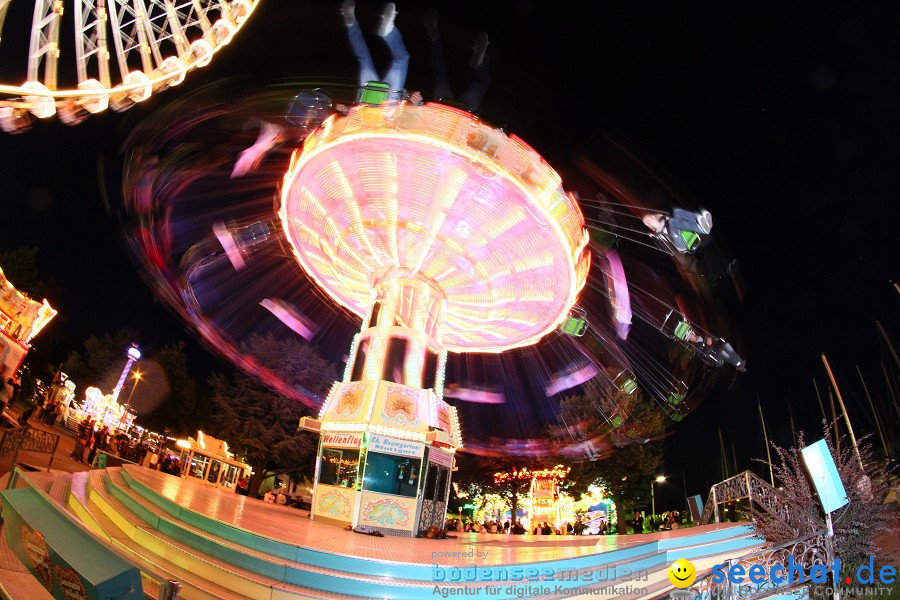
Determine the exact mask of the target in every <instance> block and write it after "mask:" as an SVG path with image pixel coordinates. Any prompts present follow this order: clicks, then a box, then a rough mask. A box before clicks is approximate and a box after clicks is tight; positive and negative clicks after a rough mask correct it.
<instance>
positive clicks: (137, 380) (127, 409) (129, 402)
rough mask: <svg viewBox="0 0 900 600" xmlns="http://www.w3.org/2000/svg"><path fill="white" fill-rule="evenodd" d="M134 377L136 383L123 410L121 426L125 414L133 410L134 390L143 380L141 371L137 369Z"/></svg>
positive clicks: (120, 420) (120, 425)
mask: <svg viewBox="0 0 900 600" xmlns="http://www.w3.org/2000/svg"><path fill="white" fill-rule="evenodd" d="M132 377H134V385H133V386H131V392H130V393H129V394H128V400H126V401H125V407H124V408H125V410H123V411H122V418H120V419H119V428H121V427H122V421H124V420H125V415H126V414H128V411H129V410H131V399H132V398H133V397H134V390H136V389H137V385H138V384H139V383H140V382H141V377H142V375H141V372H140V371H135V372H134V374H133V375H132Z"/></svg>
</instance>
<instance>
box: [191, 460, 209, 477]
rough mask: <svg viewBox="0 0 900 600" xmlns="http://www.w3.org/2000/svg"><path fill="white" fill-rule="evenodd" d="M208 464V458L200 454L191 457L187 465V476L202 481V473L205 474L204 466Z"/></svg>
mask: <svg viewBox="0 0 900 600" xmlns="http://www.w3.org/2000/svg"><path fill="white" fill-rule="evenodd" d="M208 464H209V457H208V456H203V455H202V454H194V455H192V456H191V461H190V463H189V464H188V465H187V468H188V475H190V476H191V477H196V478H197V479H203V473H204V472H206V465H208Z"/></svg>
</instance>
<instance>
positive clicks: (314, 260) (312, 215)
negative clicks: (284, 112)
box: [280, 104, 590, 352]
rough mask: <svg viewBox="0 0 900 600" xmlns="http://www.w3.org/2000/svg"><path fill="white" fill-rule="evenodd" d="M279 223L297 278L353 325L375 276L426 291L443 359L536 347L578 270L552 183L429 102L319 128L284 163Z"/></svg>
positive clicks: (572, 224)
mask: <svg viewBox="0 0 900 600" xmlns="http://www.w3.org/2000/svg"><path fill="white" fill-rule="evenodd" d="M280 216H281V220H282V223H283V225H284V230H285V232H286V234H287V238H288V240H289V241H290V243H291V245H292V247H293V250H294V254H295V256H296V258H297V260H298V261H299V262H300V264H301V265H302V267H303V268H304V270H305V271H306V272H307V273H308V274H309V275H310V276H311V277H312V278H313V279H314V280H315V281H316V282H317V284H318V285H319V286H320V287H321V288H322V289H323V290H324V291H325V292H326V293H328V295H329V296H331V297H332V298H333V299H334V300H335V301H337V302H338V303H339V304H341V305H343V306H345V307H346V308H348V309H349V310H351V311H352V312H354V313H355V314H357V315H359V316H360V317H364V315H365V314H366V311H367V308H368V306H369V304H370V301H371V296H372V287H373V282H374V281H375V280H376V279H378V278H380V277H383V276H384V275H385V274H387V273H389V272H396V271H401V272H404V273H408V274H413V275H415V276H417V277H421V278H423V279H424V280H426V281H429V282H430V283H431V284H433V285H436V287H438V288H439V289H440V290H441V291H442V292H443V293H444V294H445V296H446V311H445V316H444V325H443V335H442V339H441V340H440V342H441V343H442V344H443V345H444V346H445V347H446V348H447V349H448V350H451V351H457V352H472V351H474V352H502V351H504V350H507V349H510V348H513V347H517V346H524V345H528V344H533V343H534V342H536V341H538V340H539V339H540V338H541V337H543V336H544V335H546V334H547V333H548V332H550V331H552V330H553V329H554V328H555V327H556V326H557V325H558V324H559V323H560V322H561V321H562V319H564V318H565V317H566V316H567V315H568V312H569V310H570V308H571V307H572V305H573V304H574V303H575V300H576V296H577V294H578V292H579V291H580V290H581V288H582V287H583V286H584V283H585V278H586V276H587V271H588V267H589V266H590V255H589V253H588V252H587V251H585V246H586V244H587V240H588V236H587V231H586V230H585V229H584V218H583V216H582V214H581V211H580V209H579V207H578V204H577V202H576V201H575V199H574V198H572V197H571V196H570V195H567V194H566V192H565V191H564V190H563V188H562V185H561V180H560V177H559V175H558V174H557V173H556V172H555V171H554V170H553V169H552V168H550V166H549V165H548V164H547V163H546V162H545V161H544V160H543V159H542V158H541V157H540V156H539V155H538V154H537V153H536V152H535V151H534V150H532V149H531V148H530V147H529V146H528V145H526V144H525V143H524V142H523V141H522V140H520V139H519V138H517V137H515V136H506V134H504V133H503V132H502V131H499V130H496V129H493V128H491V127H489V126H488V125H486V124H484V123H483V122H481V121H479V120H478V119H477V118H476V117H474V116H472V115H470V114H469V113H466V112H463V111H460V110H457V109H454V108H450V107H447V106H443V105H440V104H427V105H425V106H413V105H409V104H399V105H394V106H378V107H376V106H358V107H355V108H353V109H352V110H351V111H350V113H349V114H348V115H347V116H333V117H331V118H330V119H328V120H327V121H326V122H325V123H324V124H323V125H322V126H321V127H320V128H319V129H318V130H317V131H316V132H314V133H313V134H312V135H310V136H309V137H308V138H307V140H306V142H305V144H304V146H303V148H302V150H299V151H297V152H296V153H295V155H294V157H293V159H292V161H291V166H290V168H289V169H288V172H287V174H286V175H285V178H284V184H283V186H282V192H281V210H280Z"/></svg>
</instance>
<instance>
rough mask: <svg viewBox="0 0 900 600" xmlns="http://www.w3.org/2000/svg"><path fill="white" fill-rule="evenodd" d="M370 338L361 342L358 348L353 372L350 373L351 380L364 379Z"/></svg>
mask: <svg viewBox="0 0 900 600" xmlns="http://www.w3.org/2000/svg"><path fill="white" fill-rule="evenodd" d="M371 341H372V340H371V339H370V338H366V339H364V340H362V341H361V342H360V343H359V346H357V348H356V357H355V358H354V359H353V372H352V373H350V381H359V380H361V379H362V376H363V371H364V370H365V368H366V355H367V354H368V353H369V344H370V343H371Z"/></svg>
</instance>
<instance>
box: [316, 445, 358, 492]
mask: <svg viewBox="0 0 900 600" xmlns="http://www.w3.org/2000/svg"><path fill="white" fill-rule="evenodd" d="M358 471H359V450H351V449H348V448H322V458H321V463H320V464H319V483H321V484H323V485H339V486H341V487H355V486H356V474H357V472H358Z"/></svg>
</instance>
